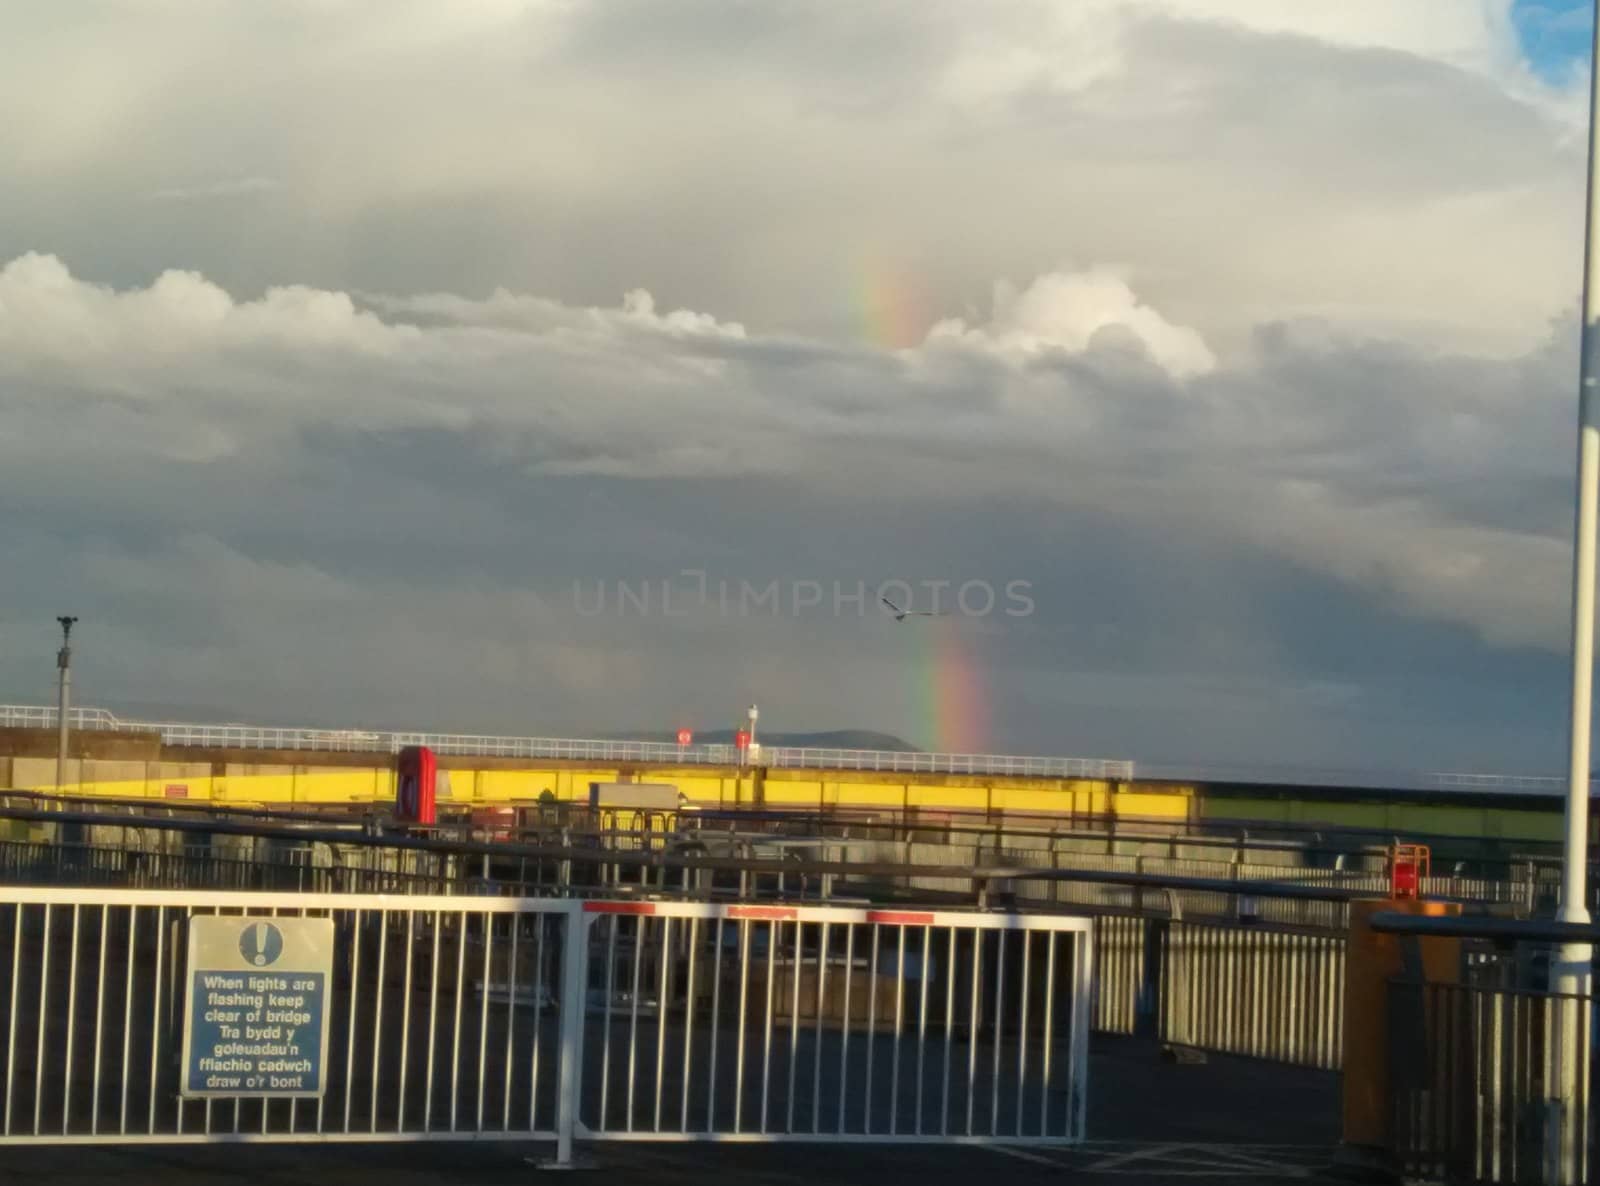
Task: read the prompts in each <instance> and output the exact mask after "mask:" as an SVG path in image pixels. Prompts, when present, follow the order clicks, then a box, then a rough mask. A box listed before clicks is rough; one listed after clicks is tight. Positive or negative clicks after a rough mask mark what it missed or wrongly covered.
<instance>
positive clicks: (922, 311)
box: [856, 260, 933, 350]
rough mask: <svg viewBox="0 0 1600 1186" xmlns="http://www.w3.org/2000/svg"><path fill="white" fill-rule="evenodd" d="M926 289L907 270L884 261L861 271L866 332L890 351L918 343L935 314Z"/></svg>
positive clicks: (860, 306) (860, 310)
mask: <svg viewBox="0 0 1600 1186" xmlns="http://www.w3.org/2000/svg"><path fill="white" fill-rule="evenodd" d="M930 303H931V302H930V301H929V299H928V295H927V293H926V291H925V290H924V289H923V288H922V286H921V285H920V284H918V283H916V282H915V281H914V280H913V279H912V278H911V277H910V276H909V275H908V274H907V273H906V271H905V270H904V269H902V268H899V267H896V266H894V265H893V264H890V263H888V262H886V261H883V260H875V261H872V262H870V263H869V264H868V265H867V266H866V267H864V268H863V269H862V271H861V278H860V284H859V286H858V288H857V291H856V305H857V313H858V315H859V317H860V320H861V327H862V333H863V335H864V336H865V337H866V339H867V340H868V341H870V342H872V343H873V344H874V345H877V346H882V347H884V348H885V349H888V350H903V349H905V348H906V347H908V346H915V345H917V344H918V343H920V342H921V341H922V339H923V338H924V337H925V336H926V335H927V332H928V326H929V325H931V324H932V322H933V317H932V315H931V313H930V311H929V305H930Z"/></svg>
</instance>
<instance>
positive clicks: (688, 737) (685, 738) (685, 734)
mask: <svg viewBox="0 0 1600 1186" xmlns="http://www.w3.org/2000/svg"><path fill="white" fill-rule="evenodd" d="M693 740H694V734H693V733H691V732H689V730H687V729H679V730H678V744H679V745H688V744H689V743H690V742H691V741H693Z"/></svg>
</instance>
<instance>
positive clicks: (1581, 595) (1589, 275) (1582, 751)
mask: <svg viewBox="0 0 1600 1186" xmlns="http://www.w3.org/2000/svg"><path fill="white" fill-rule="evenodd" d="M1594 7H1595V13H1596V17H1597V20H1596V23H1595V32H1594V43H1593V47H1592V54H1591V58H1590V61H1591V63H1592V64H1600V0H1595V6H1594ZM1597 112H1600V69H1596V68H1592V69H1591V71H1590V81H1589V185H1588V200H1587V203H1586V207H1585V220H1584V239H1583V344H1582V352H1581V357H1580V360H1579V384H1578V507H1577V514H1576V517H1575V530H1574V540H1573V565H1572V721H1571V725H1570V733H1569V736H1568V740H1569V743H1570V744H1569V748H1568V765H1567V819H1566V845H1565V851H1564V853H1563V857H1564V864H1563V866H1562V880H1561V911H1560V918H1561V920H1562V921H1563V922H1585V923H1586V922H1588V921H1589V906H1588V893H1587V880H1588V878H1587V873H1588V864H1589V740H1590V737H1589V734H1590V721H1591V711H1592V703H1593V691H1594V580H1595V528H1596V517H1597V516H1596V510H1597V506H1600V357H1597V356H1600V252H1597V251H1596V249H1595V234H1596V230H1597V228H1600V189H1597V188H1596V179H1595V162H1596V159H1597V158H1600V120H1597V118H1596V114H1597ZM1557 979H1558V984H1557V987H1559V988H1561V989H1562V990H1563V991H1567V992H1581V991H1586V990H1587V987H1588V980H1589V947H1588V945H1587V944H1568V945H1565V946H1563V947H1562V948H1561V955H1560V963H1559V967H1558V978H1557Z"/></svg>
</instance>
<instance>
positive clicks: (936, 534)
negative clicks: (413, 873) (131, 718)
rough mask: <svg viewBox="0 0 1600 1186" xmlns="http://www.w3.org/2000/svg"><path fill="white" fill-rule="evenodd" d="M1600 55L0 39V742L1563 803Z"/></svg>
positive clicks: (842, 42) (1305, 8) (887, 3)
mask: <svg viewBox="0 0 1600 1186" xmlns="http://www.w3.org/2000/svg"><path fill="white" fill-rule="evenodd" d="M1585 7H1586V6H1585V5H1584V4H1581V3H1578V2H1577V0H1545V2H1543V3H1519V4H1512V3H1510V2H1509V0H1344V2H1342V3H1339V4H1307V3H1304V0H1073V2H1072V3H1062V2H1060V0H985V2H984V3H982V4H975V3H972V2H971V0H866V2H856V3H844V2H842V0H841V2H831V0H830V2H825V3H813V2H809V0H807V2H800V0H759V2H758V0H674V2H672V3H663V4H648V5H640V4H629V3H623V2H620V0H616V2H613V0H475V2H474V3H471V4H456V3H443V2H430V3H422V2H399V0H382V2H379V0H372V2H370V3H359V2H356V0H294V2H286V3H281V4H270V5H264V4H259V3H255V2H254V0H236V2H221V3H215V2H207V3H200V2H199V0H196V2H194V3H186V2H182V0H147V2H131V0H129V2H115V0H102V2H98V3H95V2H89V0H84V2H82V3H76V2H75V3H69V4H60V5H48V6H41V5H36V4H28V3H23V2H21V0H17V2H10V3H5V2H0V110H4V111H5V112H7V116H6V118H5V119H3V120H0V187H3V191H4V193H5V194H6V200H5V201H4V202H3V203H0V261H3V262H0V497H3V500H4V506H5V514H4V515H3V516H0V547H3V554H4V556H5V557H6V563H5V564H4V566H3V568H0V588H3V596H0V693H3V694H4V695H5V696H7V697H9V698H11V699H14V700H24V701H32V702H40V701H44V700H46V699H48V698H49V695H50V689H51V683H52V678H53V674H54V673H53V670H52V653H53V647H54V641H53V639H52V618H53V616H54V615H55V614H56V613H60V612H66V611H73V612H76V613H78V614H80V615H81V616H82V617H83V625H82V627H81V645H80V647H79V649H78V662H79V684H80V698H81V699H83V700H85V701H87V702H91V703H97V704H104V705H109V706H113V707H119V708H122V709H125V710H129V711H137V712H146V713H161V714H166V715H176V716H186V717H206V718H211V719H240V720H263V721H272V722H283V723H319V724H320V723H327V724H335V723H337V724H350V725H355V724H376V725H395V726H412V727H434V728H449V729H462V730H480V731H492V732H515V733H535V734H576V733H598V732H613V733H614V732H622V731H627V730H630V729H651V730H660V729H670V728H674V727H677V726H678V725H680V724H682V725H691V726H699V727H713V726H723V725H726V724H729V723H731V721H732V718H733V717H734V716H735V715H736V714H737V713H738V712H739V711H740V710H741V708H742V706H743V705H745V704H747V703H748V702H750V701H751V700H756V701H758V702H759V703H760V705H761V707H762V720H763V724H764V725H765V726H767V727H770V728H774V729H786V730H799V729H823V728H840V727H863V728H874V729H881V730H886V731H891V732H895V733H899V734H901V735H902V736H905V737H906V738H908V739H909V740H911V741H913V742H915V743H917V744H920V745H923V746H928V747H937V748H959V749H989V750H1017V751H1029V752H1045V753H1057V754H1076V755H1094V756H1107V757H1133V758H1141V759H1155V760H1168V761H1192V762H1196V763H1212V762H1222V761H1228V762H1241V763H1258V764H1300V765H1318V766H1327V765H1339V766H1387V767H1396V766H1405V767H1418V768H1434V769H1437V768H1463V769H1504V770H1530V771H1541V770H1550V769H1557V768H1559V767H1560V766H1561V763H1562V757H1563V746H1564V739H1563V733H1564V728H1563V721H1564V713H1565V707H1564V687H1565V666H1564V660H1563V654H1562V652H1563V650H1564V648H1565V646H1566V639H1567V620H1566V615H1567V612H1568V610H1567V605H1568V598H1569V585H1568V582H1569V575H1568V573H1569V555H1570V530H1571V527H1570V510H1569V506H1570V498H1571V470H1572V465H1573V444H1572V438H1573V432H1572V427H1573V421H1574V416H1575V412H1574V391H1575V387H1576V347H1575V338H1576V315H1575V309H1576V303H1577V292H1578V282H1579V271H1580V259H1581V235H1582V225H1581V206H1582V181H1583V141H1584V126H1583V118H1584V114H1585V104H1586V98H1585V96H1586V88H1587V82H1586V74H1585V56H1586V54H1585V51H1586V46H1587V36H1588V33H1587V26H1586V25H1585V23H1584V13H1583V10H1584V8H1585ZM886 583H887V584H886ZM880 588H884V589H886V590H887V591H888V592H889V594H890V596H891V598H892V599H894V600H897V601H900V602H901V603H902V604H903V603H904V602H905V601H907V600H909V601H910V603H911V604H912V606H913V607H915V608H920V609H932V608H935V606H936V605H937V608H938V609H940V610H942V611H945V612H944V613H943V614H942V616H940V617H935V618H922V619H909V620H907V621H906V622H903V623H896V622H894V621H893V620H891V619H890V618H889V617H888V616H887V615H885V614H883V613H881V612H879V608H878V607H877V605H876V604H875V601H876V594H877V591H878V590H879V589H880ZM935 599H938V600H937V602H936V601H935Z"/></svg>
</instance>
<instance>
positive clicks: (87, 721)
mask: <svg viewBox="0 0 1600 1186" xmlns="http://www.w3.org/2000/svg"><path fill="white" fill-rule="evenodd" d="M69 715H70V717H71V724H72V727H73V728H74V729H96V730H108V731H114V732H124V733H129V732H131V733H156V734H159V735H160V737H161V740H162V742H163V743H164V744H166V745H171V746H187V747H195V748H203V749H246V750H312V751H319V750H320V751H333V752H345V753H385V754H386V753H395V752H397V751H398V750H400V749H401V748H403V747H405V746H408V745H425V746H427V747H428V748H429V749H431V750H433V751H434V752H435V753H440V754H452V755H459V756H471V757H495V758H553V759H569V760H575V761H594V762H646V763H652V764H656V765H671V764H674V763H682V764H689V765H713V766H727V765H733V764H736V763H737V762H738V761H739V752H738V751H737V750H736V749H735V748H734V747H733V746H731V745H687V746H680V745H675V744H673V743H672V742H670V741H618V740H612V739H605V738H596V739H580V738H561V737H502V736H495V735H491V734H473V733H410V732H386V731H374V730H360V729H309V728H299V729H289V728H275V727H272V726H262V725H197V724H188V723H183V722H176V721H134V720H123V719H121V718H119V717H117V716H114V715H113V714H112V713H109V712H107V711H106V710H105V709H102V708H75V709H73V710H72V711H71V713H70V714H69ZM55 723H56V710H55V709H54V708H50V707H47V706H44V705H26V704H0V728H4V727H22V728H35V729H45V728H54V727H55ZM759 761H760V764H761V765H763V766H772V767H780V768H809V769H821V770H879V771H883V772H885V773H904V774H986V775H1001V776H1010V777H1014V778H1104V779H1120V780H1122V781H1125V782H1126V781H1130V780H1132V779H1133V778H1134V777H1135V764H1134V763H1133V762H1131V761H1126V760H1120V759H1106V758H1052V757H1032V756H1028V755H1019V754H953V753H923V752H920V751H915V750H911V751H902V750H875V749H826V748H822V747H810V746H806V747H801V746H777V745H774V746H762V747H761V755H760V759H759ZM1137 773H1138V776H1139V777H1140V778H1145V779H1154V780H1170V781H1178V782H1184V781H1210V782H1244V783H1258V784H1262V785H1281V786H1321V787H1341V786H1349V787H1373V788H1382V789H1392V790H1440V791H1480V792H1502V793H1503V792H1523V793H1530V794H1540V793H1542V794H1557V793H1559V792H1560V791H1561V790H1562V788H1563V787H1564V786H1565V785H1566V782H1565V780H1564V779H1562V778H1558V777H1554V776H1545V775H1528V774H1486V773H1468V772H1464V771H1416V770H1381V769H1329V768H1325V767H1314V766H1265V765H1228V766H1218V765H1202V764H1183V763H1149V762H1140V763H1138V766H1137Z"/></svg>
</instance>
